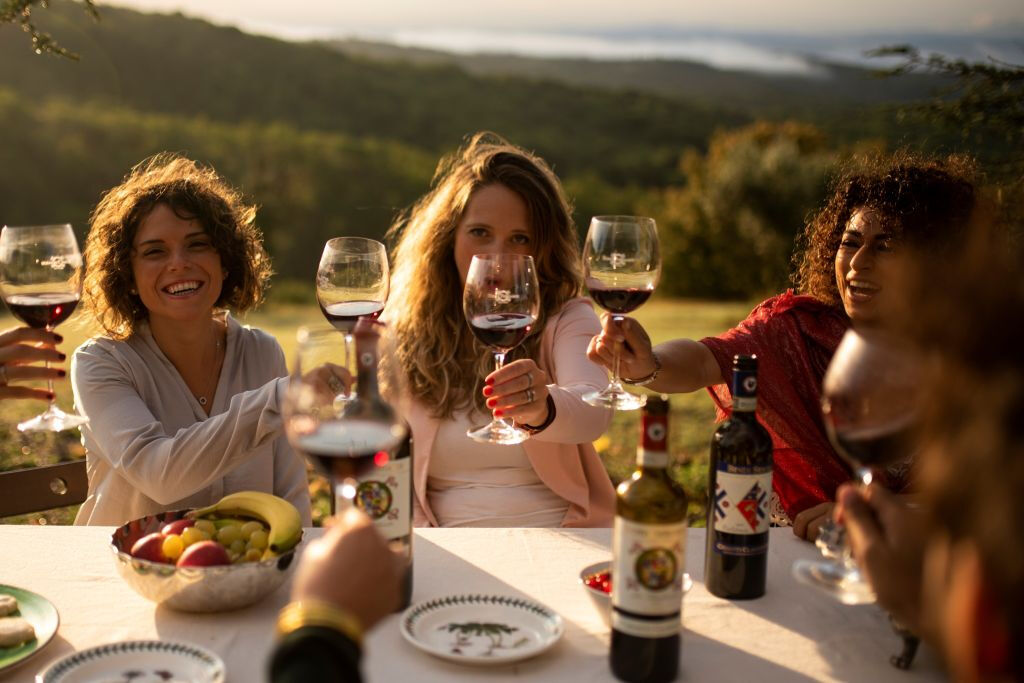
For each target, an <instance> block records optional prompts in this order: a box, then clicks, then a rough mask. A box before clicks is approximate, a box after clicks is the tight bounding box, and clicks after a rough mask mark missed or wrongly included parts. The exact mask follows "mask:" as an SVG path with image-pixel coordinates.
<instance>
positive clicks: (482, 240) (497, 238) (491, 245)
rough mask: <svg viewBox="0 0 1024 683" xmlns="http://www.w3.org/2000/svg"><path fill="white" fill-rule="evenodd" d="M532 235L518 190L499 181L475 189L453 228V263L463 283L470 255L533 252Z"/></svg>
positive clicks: (471, 256)
mask: <svg viewBox="0 0 1024 683" xmlns="http://www.w3.org/2000/svg"><path fill="white" fill-rule="evenodd" d="M533 235H534V233H533V228H532V226H531V225H530V216H529V212H528V211H527V208H526V203H525V202H524V201H523V200H522V198H520V196H519V195H518V194H516V193H515V192H513V191H512V190H510V189H508V188H507V187H505V186H504V185H501V184H493V185H486V186H484V187H481V188H480V189H478V190H476V191H475V192H474V193H473V195H472V196H471V197H470V199H469V203H467V204H466V210H465V211H464V212H463V213H462V219H461V220H460V221H459V224H458V226H457V227H456V228H455V250H454V251H455V267H456V268H457V269H458V271H459V279H460V280H461V282H462V284H463V286H465V284H466V274H467V273H468V272H469V264H470V262H471V261H472V260H473V256H474V255H476V254H524V255H527V256H535V254H534V253H533V252H534V249H533V242H534V237H533Z"/></svg>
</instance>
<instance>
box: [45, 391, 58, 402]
mask: <svg viewBox="0 0 1024 683" xmlns="http://www.w3.org/2000/svg"><path fill="white" fill-rule="evenodd" d="M46 398H48V399H50V400H51V401H52V400H53V399H55V398H57V394H55V393H53V392H52V391H51V392H48V393H47V394H46Z"/></svg>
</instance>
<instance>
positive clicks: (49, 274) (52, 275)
mask: <svg viewBox="0 0 1024 683" xmlns="http://www.w3.org/2000/svg"><path fill="white" fill-rule="evenodd" d="M81 270H82V254H81V253H80V252H79V251H78V241H77V240H76V239H75V233H74V231H73V230H72V229H71V226H70V225H68V224H66V223H65V224H62V225H38V226H27V227H14V226H5V227H4V229H3V233H0V294H2V295H3V299H4V302H5V303H6V304H7V307H8V308H9V309H11V313H13V314H14V315H15V316H16V317H18V318H19V319H20V320H22V321H23V322H24V323H25V324H26V325H28V326H30V327H35V328H44V329H46V330H47V331H51V332H52V331H53V328H55V327H57V325H59V324H60V323H62V322H64V321H65V320H67V318H68V317H69V316H70V315H71V314H72V313H73V312H74V310H75V307H76V306H78V300H79V297H80V296H81V291H82V282H81ZM47 365H49V364H47ZM46 384H47V388H48V389H49V391H50V394H51V395H53V382H52V381H51V380H47V382H46ZM88 421H89V419H88V418H86V417H83V416H82V415H76V414H74V413H65V412H64V411H63V410H61V409H60V408H58V407H57V400H56V398H53V399H50V405H49V407H48V408H47V409H46V410H45V411H44V412H42V413H40V414H39V415H36V416H35V417H33V418H31V419H29V420H26V421H25V422H22V423H21V424H19V425H18V430H19V431H22V432H59V431H63V430H65V429H71V428H72V427H78V426H79V425H83V424H85V423H86V422H88Z"/></svg>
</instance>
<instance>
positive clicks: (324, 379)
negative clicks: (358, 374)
mask: <svg viewBox="0 0 1024 683" xmlns="http://www.w3.org/2000/svg"><path fill="white" fill-rule="evenodd" d="M302 382H303V384H305V385H307V386H311V387H313V388H314V389H315V391H316V395H317V396H319V398H320V400H322V401H323V402H324V403H330V402H332V401H333V400H334V399H335V397H337V396H339V395H341V394H345V395H346V396H348V395H350V394H351V393H352V374H351V373H350V372H349V371H348V370H346V369H345V368H344V367H342V366H340V365H335V364H334V363H324V364H323V365H319V366H317V367H315V368H313V369H312V370H310V371H309V372H307V373H306V374H305V375H303V376H302Z"/></svg>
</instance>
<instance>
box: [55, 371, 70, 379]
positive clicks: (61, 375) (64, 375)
mask: <svg viewBox="0 0 1024 683" xmlns="http://www.w3.org/2000/svg"><path fill="white" fill-rule="evenodd" d="M67 374H68V373H67V372H65V371H64V370H58V371H57V376H58V377H67Z"/></svg>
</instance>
